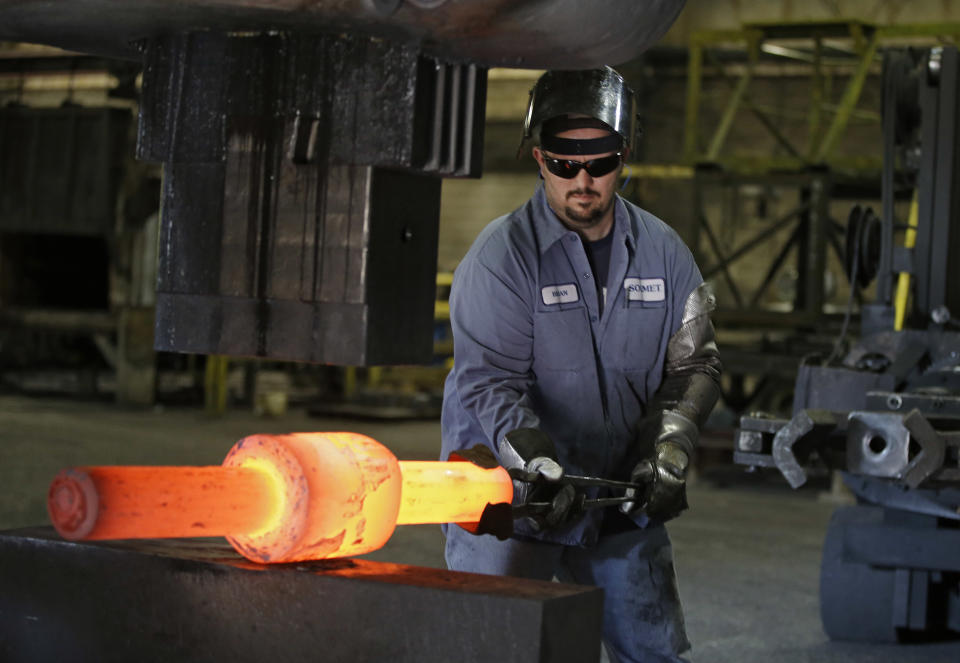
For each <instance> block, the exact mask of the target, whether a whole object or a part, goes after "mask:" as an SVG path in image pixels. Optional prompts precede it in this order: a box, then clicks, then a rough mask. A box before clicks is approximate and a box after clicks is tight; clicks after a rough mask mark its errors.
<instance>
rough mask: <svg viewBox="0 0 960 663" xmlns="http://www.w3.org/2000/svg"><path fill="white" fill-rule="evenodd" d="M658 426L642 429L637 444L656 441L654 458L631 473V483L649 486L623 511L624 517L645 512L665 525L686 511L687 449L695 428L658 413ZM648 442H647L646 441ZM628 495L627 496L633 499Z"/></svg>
mask: <svg viewBox="0 0 960 663" xmlns="http://www.w3.org/2000/svg"><path fill="white" fill-rule="evenodd" d="M654 421H655V424H651V423H650V422H647V424H646V425H644V426H641V430H640V433H639V434H638V437H639V438H640V439H639V440H638V443H640V444H643V443H644V442H647V443H648V440H649V439H650V437H653V441H654V447H653V455H652V456H650V457H648V458H646V459H644V460H642V461H640V462H639V463H637V465H636V466H635V467H634V468H633V471H632V472H631V473H630V481H632V482H634V483H642V484H646V486H647V488H646V490H645V491H644V492H643V495H641V496H636V497H637V500H636V501H634V502H626V503H625V504H623V505H622V506H621V507H620V510H621V511H623V512H624V513H631V512H632V511H635V510H638V509H642V510H643V511H644V512H645V513H646V514H647V515H648V516H649V517H650V518H653V519H655V520H659V521H661V522H666V521H668V520H670V519H671V518H676V517H677V516H679V515H680V513H681V512H682V511H683V510H684V509H686V508H687V490H686V487H687V479H686V476H687V467H688V466H689V464H690V456H689V453H688V451H687V450H688V449H690V448H691V447H692V442H691V437H693V439H696V437H695V436H696V432H697V429H696V424H694V423H693V422H692V421H690V420H689V419H687V418H686V417H684V416H683V415H682V414H680V413H678V412H674V411H671V410H666V411H663V412H661V413H659V416H657V417H656V418H655V419H654ZM644 438H646V439H644ZM630 493H631V491H629V490H628V491H627V495H628V496H632V495H631V494H630Z"/></svg>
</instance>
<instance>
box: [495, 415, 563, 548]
mask: <svg viewBox="0 0 960 663" xmlns="http://www.w3.org/2000/svg"><path fill="white" fill-rule="evenodd" d="M498 451H499V454H500V462H501V464H502V465H503V466H504V467H506V468H507V469H508V470H512V472H511V474H512V475H513V476H514V477H515V479H514V482H513V503H514V504H515V505H517V504H528V503H531V502H548V503H549V504H550V508H549V510H548V511H546V512H545V513H541V514H537V515H535V516H531V517H530V520H531V521H532V523H533V525H534V527H535V528H536V529H537V530H543V529H550V528H554V527H559V526H560V525H562V524H564V523H565V522H567V520H568V518H569V517H570V515H571V512H572V509H573V505H574V502H575V501H576V490H575V489H574V487H573V486H571V485H564V484H561V483H558V482H559V481H560V480H561V479H562V478H563V467H561V465H560V463H559V462H558V461H557V452H556V447H555V446H554V444H553V440H551V439H550V437H549V436H548V435H547V434H546V433H544V432H543V431H541V430H538V429H536V428H518V429H516V430H512V431H510V432H509V433H507V434H506V435H504V436H503V439H502V440H501V441H500V445H499V447H498ZM517 470H519V472H517Z"/></svg>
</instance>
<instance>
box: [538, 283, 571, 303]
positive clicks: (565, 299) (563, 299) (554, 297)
mask: <svg viewBox="0 0 960 663" xmlns="http://www.w3.org/2000/svg"><path fill="white" fill-rule="evenodd" d="M540 296H541V297H543V303H544V304H547V305H549V304H569V303H570V302H578V301H580V293H579V292H577V285H576V284H575V283H568V284H567V285H548V286H547V287H546V288H544V289H542V290H541V291H540Z"/></svg>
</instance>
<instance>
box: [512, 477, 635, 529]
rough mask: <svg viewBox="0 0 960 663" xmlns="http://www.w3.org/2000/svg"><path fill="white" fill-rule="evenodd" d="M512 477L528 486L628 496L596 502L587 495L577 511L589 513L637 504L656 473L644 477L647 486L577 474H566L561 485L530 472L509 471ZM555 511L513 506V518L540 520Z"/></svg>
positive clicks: (541, 505) (544, 505)
mask: <svg viewBox="0 0 960 663" xmlns="http://www.w3.org/2000/svg"><path fill="white" fill-rule="evenodd" d="M507 472H508V473H509V474H510V478H511V479H513V480H514V481H523V482H526V483H534V484H536V483H540V484H542V485H548V484H549V485H554V486H564V485H568V486H574V487H578V488H581V487H599V488H614V489H623V491H624V494H623V495H618V496H616V497H599V498H593V499H587V497H586V496H585V495H583V494H578V495H577V501H576V502H575V503H574V505H573V507H572V508H573V509H574V510H576V511H586V510H587V509H602V508H604V507H608V506H619V505H621V504H624V503H626V502H634V501H636V500H637V495H638V494H640V493H641V492H642V491H643V489H644V488H645V487H646V482H648V481H649V480H651V479H652V478H653V473H652V471H651V472H650V476H649V477H647V476H642V477H641V479H642V480H643V481H644V483H633V482H630V481H615V480H613V479H603V478H601V477H584V476H578V475H576V474H564V475H563V476H562V477H560V478H559V479H558V480H557V481H548V480H547V479H545V478H544V477H543V476H542V475H540V474H538V473H537V472H527V471H526V470H521V469H518V468H514V469H510V470H507ZM628 490H633V491H634V494H627V492H626V491H628ZM550 508H551V504H550V502H527V503H526V504H515V505H513V517H514V518H524V517H527V516H536V515H539V514H542V513H546V512H547V511H549V510H550Z"/></svg>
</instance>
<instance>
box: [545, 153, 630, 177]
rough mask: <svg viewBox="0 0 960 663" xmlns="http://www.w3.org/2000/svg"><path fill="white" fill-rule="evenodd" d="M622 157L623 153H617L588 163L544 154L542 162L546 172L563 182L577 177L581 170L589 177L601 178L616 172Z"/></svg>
mask: <svg viewBox="0 0 960 663" xmlns="http://www.w3.org/2000/svg"><path fill="white" fill-rule="evenodd" d="M622 157H623V153H622V152H617V153H616V154H611V155H610V156H608V157H600V158H599V159H590V161H574V160H573V159H555V158H553V157H551V156H547V155H546V154H544V155H543V160H544V162H546V164H547V170H549V171H550V172H551V173H553V174H554V175H556V176H557V177H562V178H563V179H565V180H572V179H573V178H574V177H576V176H577V173H579V172H580V169H581V168H583V169H584V170H585V171H587V173H588V174H589V175H590V177H603V176H604V175H606V174H607V173H610V172H612V171H614V170H616V168H617V166H619V165H620V159H621V158H622Z"/></svg>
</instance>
